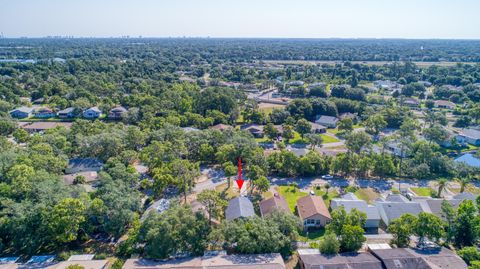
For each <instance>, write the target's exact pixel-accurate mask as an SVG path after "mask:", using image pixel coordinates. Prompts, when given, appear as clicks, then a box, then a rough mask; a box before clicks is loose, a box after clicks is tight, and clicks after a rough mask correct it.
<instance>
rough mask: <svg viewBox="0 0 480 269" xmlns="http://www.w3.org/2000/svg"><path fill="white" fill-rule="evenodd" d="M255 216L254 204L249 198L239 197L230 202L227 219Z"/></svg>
mask: <svg viewBox="0 0 480 269" xmlns="http://www.w3.org/2000/svg"><path fill="white" fill-rule="evenodd" d="M253 216H255V211H254V209H253V204H252V202H250V200H249V199H248V198H247V197H244V196H239V197H236V198H233V199H232V200H230V202H228V206H227V209H226V210H225V218H226V219H227V220H234V219H238V218H247V217H253Z"/></svg>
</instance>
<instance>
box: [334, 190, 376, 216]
mask: <svg viewBox="0 0 480 269" xmlns="http://www.w3.org/2000/svg"><path fill="white" fill-rule="evenodd" d="M330 206H331V207H332V209H336V208H338V207H341V206H343V207H344V208H345V211H347V212H350V211H351V210H352V209H354V208H356V209H357V210H359V211H360V212H364V213H365V214H366V215H367V219H368V220H379V219H380V214H379V213H378V209H377V208H376V207H374V206H369V205H368V204H367V202H365V201H363V200H360V199H358V198H357V197H356V196H355V195H354V194H353V193H347V194H345V195H344V196H342V198H340V199H332V201H331V202H330Z"/></svg>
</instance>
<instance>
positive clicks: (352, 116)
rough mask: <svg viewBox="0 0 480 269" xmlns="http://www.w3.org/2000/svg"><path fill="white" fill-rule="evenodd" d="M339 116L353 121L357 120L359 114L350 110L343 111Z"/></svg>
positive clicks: (341, 118)
mask: <svg viewBox="0 0 480 269" xmlns="http://www.w3.org/2000/svg"><path fill="white" fill-rule="evenodd" d="M338 117H339V118H340V120H344V119H351V120H352V121H353V122H355V121H356V120H357V114H355V113H350V112H346V113H342V114H340V115H339V116H338Z"/></svg>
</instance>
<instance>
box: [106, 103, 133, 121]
mask: <svg viewBox="0 0 480 269" xmlns="http://www.w3.org/2000/svg"><path fill="white" fill-rule="evenodd" d="M127 112H128V110H127V109H126V108H124V107H123V106H117V107H114V108H112V109H110V111H109V112H108V118H109V119H111V120H121V119H122V118H123V117H124V116H125V114H126V113H127Z"/></svg>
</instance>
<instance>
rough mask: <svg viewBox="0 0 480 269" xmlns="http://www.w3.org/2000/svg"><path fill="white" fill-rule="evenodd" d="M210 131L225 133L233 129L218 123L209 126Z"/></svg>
mask: <svg viewBox="0 0 480 269" xmlns="http://www.w3.org/2000/svg"><path fill="white" fill-rule="evenodd" d="M210 129H214V130H219V131H226V130H232V129H233V127H232V126H230V125H227V124H223V123H219V124H217V125H214V126H211V127H210Z"/></svg>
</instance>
